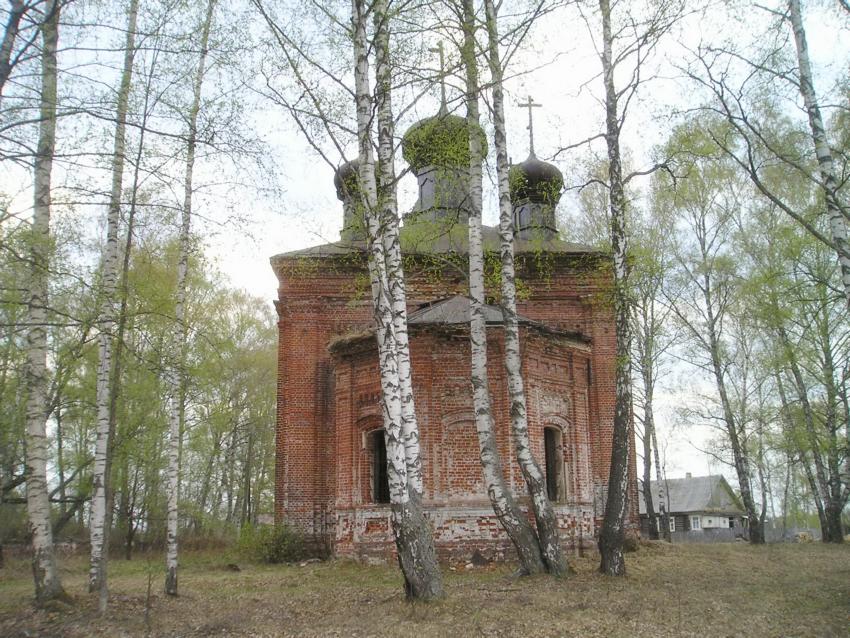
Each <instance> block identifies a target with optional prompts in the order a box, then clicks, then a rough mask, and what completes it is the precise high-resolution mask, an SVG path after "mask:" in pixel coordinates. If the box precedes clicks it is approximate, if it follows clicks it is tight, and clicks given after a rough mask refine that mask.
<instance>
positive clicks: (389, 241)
mask: <svg viewBox="0 0 850 638" xmlns="http://www.w3.org/2000/svg"><path fill="white" fill-rule="evenodd" d="M374 11H375V14H374V23H375V99H376V101H377V115H378V174H377V191H378V193H379V196H378V206H379V217H380V229H379V231H380V233H381V235H380V236H381V238H382V244H383V250H384V255H385V259H386V265H387V280H388V286H389V288H388V290H389V298H390V302H391V304H392V315H393V330H394V334H395V341H396V352H397V355H398V374H399V385H400V389H401V438H402V443H403V445H404V450H405V461H406V464H407V483H408V486H409V487H410V490H411V493H412V494H416V495H418V496H421V495H422V461H421V452H420V448H419V425H418V423H417V421H416V406H415V403H414V400H413V381H412V377H411V372H410V342H409V338H408V330H407V292H406V290H405V284H404V268H403V266H402V260H401V246H400V243H399V229H398V201H397V197H396V176H395V162H394V156H395V153H394V143H393V137H394V136H393V132H394V122H393V110H392V91H391V81H392V78H391V68H390V42H389V20H390V18H389V15H388V5H387V2H386V0H378V1H377V2H375V4H374Z"/></svg>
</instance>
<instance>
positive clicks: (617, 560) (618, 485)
mask: <svg viewBox="0 0 850 638" xmlns="http://www.w3.org/2000/svg"><path fill="white" fill-rule="evenodd" d="M599 11H600V13H601V15H602V47H603V49H602V73H603V79H604V82H605V141H606V143H607V146H608V188H609V205H610V211H611V251H612V256H613V259H614V322H615V323H614V325H615V332H616V337H617V348H616V355H617V359H616V365H617V369H616V376H615V384H616V385H615V388H616V398H615V404H614V423H613V428H614V431H613V441H612V445H611V469H610V473H609V475H608V499H607V501H606V504H605V518H604V519H603V522H602V529H601V530H600V533H599V552H600V554H601V562H600V566H599V570H600V571H601V572H602V573H603V574H608V575H609V576H623V575H625V573H626V563H625V560H624V558H623V542H624V540H625V519H626V508H627V505H628V502H627V501H628V486H629V454H630V451H631V410H632V390H631V359H630V355H631V353H630V350H631V348H630V339H631V331H630V329H629V301H628V264H627V259H626V255H627V235H626V226H625V213H626V198H625V193H624V188H623V175H622V166H621V164H620V161H621V157H620V124H619V117H618V114H617V92H616V89H615V88H614V64H613V58H612V51H611V49H612V45H613V35H612V32H611V6H610V3H609V0H599Z"/></svg>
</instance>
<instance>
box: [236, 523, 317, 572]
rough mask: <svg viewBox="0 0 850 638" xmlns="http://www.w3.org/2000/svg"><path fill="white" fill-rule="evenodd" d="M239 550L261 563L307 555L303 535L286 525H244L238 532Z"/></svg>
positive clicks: (285, 561)
mask: <svg viewBox="0 0 850 638" xmlns="http://www.w3.org/2000/svg"><path fill="white" fill-rule="evenodd" d="M239 551H240V553H241V554H243V555H244V556H245V557H246V558H248V559H249V560H254V561H257V562H261V563H291V562H294V561H299V560H302V559H304V558H306V557H307V551H306V549H305V543H304V537H303V536H302V535H301V534H300V533H298V532H297V531H295V530H294V529H292V528H291V527H289V526H288V525H261V526H259V527H252V526H245V527H244V528H242V531H241V533H240V534H239Z"/></svg>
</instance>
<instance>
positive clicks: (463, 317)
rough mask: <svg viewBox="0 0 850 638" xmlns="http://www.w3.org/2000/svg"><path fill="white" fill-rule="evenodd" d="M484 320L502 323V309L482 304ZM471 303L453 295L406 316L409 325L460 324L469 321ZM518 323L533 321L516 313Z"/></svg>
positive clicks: (490, 322) (464, 298)
mask: <svg viewBox="0 0 850 638" xmlns="http://www.w3.org/2000/svg"><path fill="white" fill-rule="evenodd" d="M483 309H484V321H485V323H487V324H488V325H491V324H501V323H502V309H501V308H499V307H498V306H491V305H490V304H484V307H483ZM471 310H472V303H471V300H470V299H469V297H466V296H464V295H455V296H454V297H450V298H448V299H438V300H436V301H429V302H428V303H427V304H423V305H422V306H420V307H419V309H418V310H415V311H414V312H411V313H410V314H409V315H408V316H407V323H408V324H410V325H414V326H415V325H422V324H435V323H441V324H462V323H469V321H470V318H471ZM517 319H519V322H520V323H523V324H531V323H534V322H533V321H531V319H527V318H526V317H523V316H522V315H517Z"/></svg>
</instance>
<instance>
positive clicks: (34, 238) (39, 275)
mask: <svg viewBox="0 0 850 638" xmlns="http://www.w3.org/2000/svg"><path fill="white" fill-rule="evenodd" d="M45 11H46V15H45V20H44V23H43V24H42V25H41V38H42V51H41V104H40V122H39V128H38V149H37V151H36V156H35V161H34V166H33V220H32V235H31V242H30V249H29V251H30V263H31V265H32V272H31V274H30V282H29V291H28V292H29V299H28V300H27V326H28V328H27V333H26V349H27V365H26V384H27V388H28V389H29V396H28V397H27V407H26V419H27V445H26V458H27V467H26V484H27V513H28V516H29V525H30V531H31V533H32V550H33V555H32V570H33V580H34V582H35V598H36V602H37V603H38V604H43V603H45V602H47V601H49V600H53V599H56V598H62V597H64V596H65V592H64V591H63V589H62V583H61V582H60V579H59V571H58V569H57V567H56V556H55V553H54V548H53V530H52V528H51V526H50V496H49V494H48V492H47V435H46V429H47V423H46V421H47V405H46V403H47V391H48V387H47V385H48V384H47V329H46V323H47V305H48V298H47V293H48V286H47V276H48V272H49V270H50V251H51V237H50V204H51V202H50V189H51V177H52V171H53V154H54V150H55V148H56V100H57V86H56V85H57V75H58V68H57V60H56V54H57V48H58V42H59V12H60V6H59V3H58V2H56V1H55V0H54V1H52V2H49V3H48V4H47V5H46V7H45Z"/></svg>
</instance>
